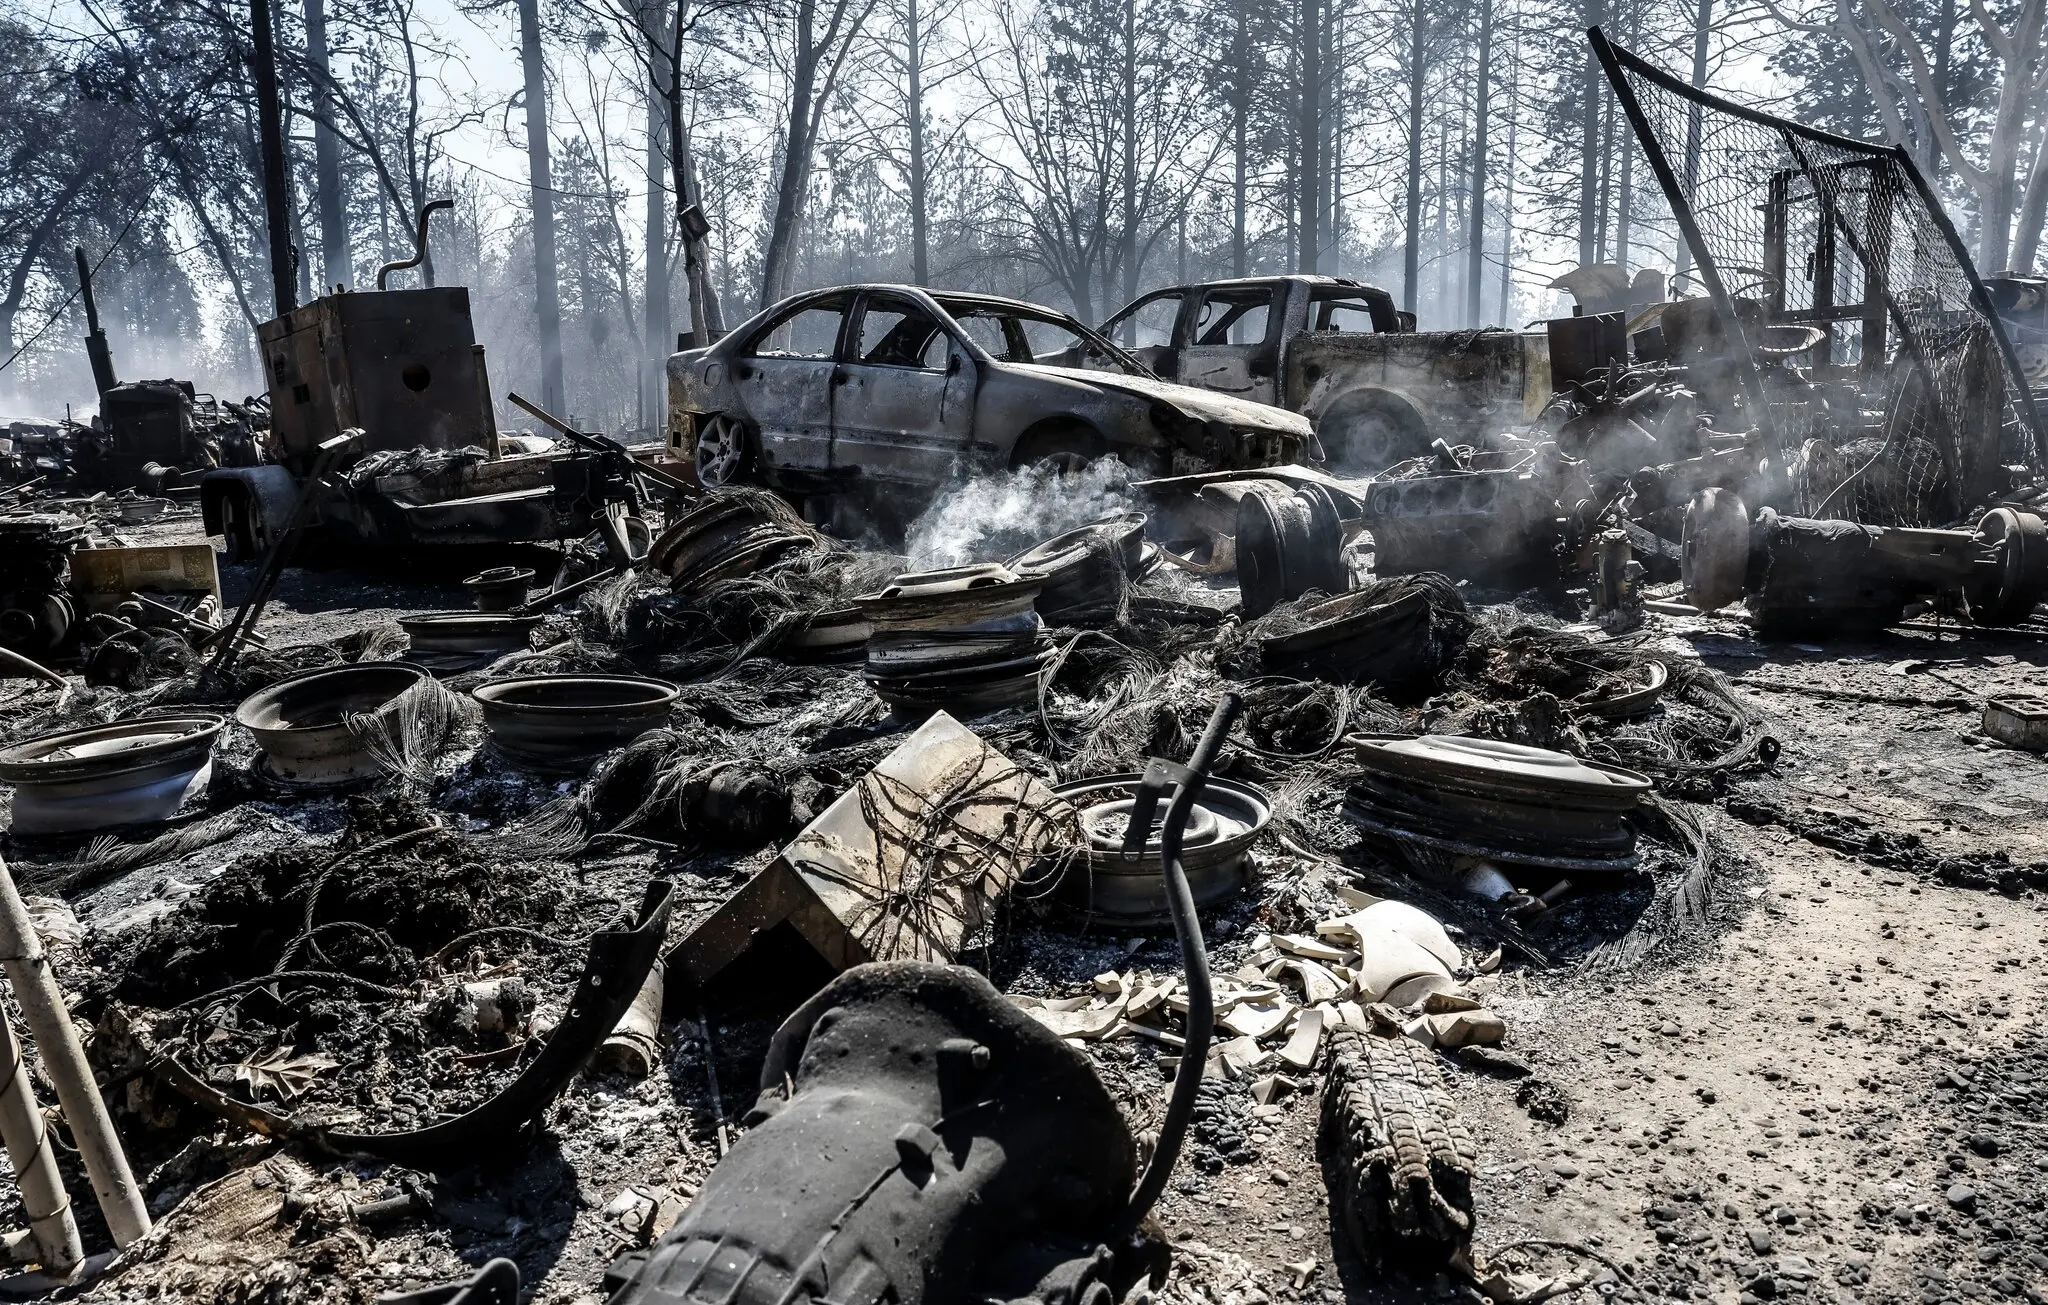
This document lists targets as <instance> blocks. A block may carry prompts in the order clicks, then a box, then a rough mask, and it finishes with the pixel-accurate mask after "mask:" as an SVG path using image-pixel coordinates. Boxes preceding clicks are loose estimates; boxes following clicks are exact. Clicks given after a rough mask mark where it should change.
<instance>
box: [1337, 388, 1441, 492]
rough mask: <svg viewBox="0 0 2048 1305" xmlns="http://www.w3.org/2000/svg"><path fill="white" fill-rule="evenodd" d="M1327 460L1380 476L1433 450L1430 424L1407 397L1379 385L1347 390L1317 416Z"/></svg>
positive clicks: (1348, 468) (1341, 466) (1344, 467)
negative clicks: (1377, 472)
mask: <svg viewBox="0 0 2048 1305" xmlns="http://www.w3.org/2000/svg"><path fill="white" fill-rule="evenodd" d="M1316 438H1317V439H1318V441H1320V442H1321V444H1322V446H1323V456H1324V458H1325V459H1326V460H1327V461H1328V462H1329V463H1330V464H1331V465H1332V466H1336V467H1340V468H1343V469H1345V470H1348V471H1363V472H1375V471H1382V470H1385V469H1386V468H1387V467H1390V466H1392V465H1393V464H1394V463H1396V462H1400V461H1403V460H1404V459H1407V458H1412V457H1417V456H1420V455H1421V454H1424V453H1427V452H1429V438H1430V437H1429V423H1428V421H1427V420H1426V419H1425V418H1424V417H1423V415H1422V411H1421V409H1419V408H1417V407H1416V406H1415V404H1414V403H1412V402H1410V401H1409V400H1408V399H1407V398H1406V397H1405V396H1403V395H1401V394H1399V393H1397V392H1396V391H1393V390H1385V389H1380V388H1379V387H1377V386H1361V387H1359V388H1358V389H1354V390H1347V391H1345V392H1344V393H1343V394H1341V395H1339V396H1337V398H1336V399H1335V400H1334V401H1333V402H1332V403H1331V404H1330V406H1329V407H1327V408H1325V409H1323V412H1322V415H1321V416H1319V417H1317V418H1316Z"/></svg>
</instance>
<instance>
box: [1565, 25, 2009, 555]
mask: <svg viewBox="0 0 2048 1305" xmlns="http://www.w3.org/2000/svg"><path fill="white" fill-rule="evenodd" d="M1587 36H1588V39H1589V40H1590V41H1591V42H1592V45H1593V50H1594V53H1595V54H1596V55H1597V56H1598V58H1599V60H1600V64H1601V67H1602V68H1604V69H1605V70H1606V73H1607V79H1608V81H1609V83H1610V84H1611V85H1612V86H1613V89H1614V94H1615V98H1616V99H1617V100H1618V101H1619V103H1620V105H1621V108H1622V111H1623V113H1624V114H1625V115H1626V116H1627V117H1628V120H1629V125H1630V127H1631V128H1632V129H1633V130H1634V132H1635V135H1636V139H1637V141H1638V142H1639V143H1640V144H1641V145H1642V148H1643V152H1644V154H1645V155H1646V156H1647V157H1648V159H1649V162H1650V166H1651V170H1652V171H1653V172H1654V173H1655V174H1656V176H1657V180H1658V183H1659V185H1660V186H1661V187H1662V189H1663V191H1664V195H1665V198H1666V199H1667V200H1668V201H1669V202H1670V205H1671V210H1672V213H1673V215H1674V216H1675V217H1676V219H1677V224H1678V230H1679V235H1680V238H1681V239H1682V240H1684V242H1685V244H1686V246H1687V247H1688V248H1689V249H1690V251H1691V253H1692V256H1693V258H1694V261H1695V262H1696V263H1697V264H1698V266H1699V278H1700V281H1701V282H1702V283H1703V285H1704V286H1705V287H1706V290H1707V293H1708V295H1709V296H1710V297H1711V298H1712V299H1713V301H1714V305H1715V308H1716V310H1717V312H1718V313H1719V315H1720V317H1721V319H1722V321H1723V324H1724V326H1725V327H1726V328H1727V331H1728V337H1729V339H1730V340H1732V341H1733V342H1734V344H1735V347H1736V348H1737V349H1739V350H1744V351H1747V349H1748V348H1749V346H1750V344H1752V343H1754V342H1746V341H1745V338H1744V330H1743V321H1744V319H1745V318H1746V319H1747V320H1748V321H1750V322H1752V323H1754V322H1756V321H1758V320H1763V321H1768V322H1781V323H1802V324H1808V325H1815V326H1819V327H1821V328H1823V329H1824V330H1825V331H1826V332H1827V339H1826V340H1825V341H1824V342H1823V343H1822V344H1821V345H1820V346H1819V351H1818V354H1817V356H1818V358H1819V359H1820V360H1821V361H1823V362H1829V361H1838V360H1847V359H1848V358H1850V357H1851V356H1853V360H1854V361H1855V362H1857V363H1858V367H1857V369H1856V370H1857V374H1858V376H1859V377H1860V380H1861V383H1862V385H1863V388H1864V393H1863V399H1864V402H1863V403H1862V404H1861V409H1862V410H1863V411H1867V412H1875V413H1879V414H1881V421H1877V422H1875V423H1874V424H1873V425H1872V426H1871V427H1870V429H1869V430H1868V431H1866V432H1861V433H1862V434H1864V435H1866V436H1867V439H1866V442H1865V447H1864V448H1861V449H1857V450H1856V451H1855V452H1856V454H1857V456H1855V457H1854V458H1852V459H1851V460H1852V461H1853V462H1855V463H1857V464H1859V465H1856V466H1855V468H1854V470H1853V471H1852V472H1851V474H1850V477H1849V480H1848V481H1840V480H1837V481H1836V482H1835V483H1833V484H1826V483H1823V484H1821V485H1819V486H1817V487H1814V488H1812V489H1811V490H1810V491H1806V492H1803V495H1802V496H1803V497H1806V498H1809V499H1811V500H1812V501H1806V502H1802V503H1801V504H1800V508H1801V510H1802V511H1804V512H1806V513H1808V514H1814V515H1818V514H1820V513H1821V512H1822V510H1823V509H1827V510H1828V514H1829V515H1834V516H1842V517H1849V518H1851V519H1854V520H1858V521H1862V522H1864V523H1865V524H1870V525H1894V526H1926V525H1943V524H1949V523H1951V522H1958V521H1963V520H1965V519H1974V518H1973V517H1972V516H1971V514H1972V512H1973V510H1974V509H1978V508H1981V507H1982V506H1986V505H1988V504H1989V503H1991V502H1992V501H1994V500H1996V499H1997V498H1998V496H1999V495H2000V493H2001V492H2002V491H2004V490H2005V489H2007V488H2009V487H2010V478H2011V472H2010V471H2009V470H2008V468H2011V467H2015V466H2019V467H2024V468H2025V469H2026V471H2027V472H2029V473H2031V474H2032V475H2033V477H2035V478H2040V477H2042V476H2043V475H2044V474H2048V428H2044V426H2043V424H2042V421H2041V415H2040V413H2039V412H2038V411H2037V408H2036V405H2035V402H2034V398H2033V395H2032V394H2031V393H2030V392H2029V391H2028V388H2027V384H2026V381H2025V379H2024V372H2023V371H2022V369H2021V368H2020V365H2019V361H2018V358H2017V356H2016V355H2015V353H2014V351H2013V346H2012V341H2011V338H2010V336H2009V335H2008V333H2007V332H2006V330H2005V327H2004V324H2003V323H2002V322H2001V321H2000V319H1999V317H1998V315H1997V313H1996V312H1995V311H1993V309H1992V306H1991V301H1990V298H1989V296H1988V295H1987V294H1986V292H1985V288H1984V283H1983V280H1982V279H1981V278H1980V277H1979V276H1978V274H1977V270H1976V268H1975V267H1974V266H1972V264H1971V261H1970V256H1969V254H1968V252H1967V251H1966V250H1965V249H1964V248H1963V244H1962V241H1961V239H1960V238H1959V237H1958V236H1957V235H1956V231H1955V227H1954V226H1953V225H1952V224H1951V223H1950V221H1949V219H1948V216H1947V215H1946V214H1945V213H1944V212H1943V211H1942V209H1941V206H1940V205H1939V204H1938V203H1937V202H1936V200H1935V198H1934V194H1933V192H1932V190H1931V189H1930V188H1929V187H1928V185H1927V182H1926V179H1925V178H1923V177H1922V176H1921V175H1920V172H1919V170H1918V169H1917V168H1916V167H1915V166H1914V164H1913V161H1912V159H1911V158H1910V157H1909V156H1908V155H1907V154H1906V152H1905V151H1904V150H1903V149H1902V148H1899V147H1897V146H1882V145H1872V144H1868V143H1865V142H1862V141H1857V140H1852V139H1850V138H1848V137H1846V136H1838V135H1836V134H1834V133H1832V132H1826V131H1821V130H1819V129H1817V128H1814V127H1809V126H1805V125H1803V124H1801V123H1796V122H1792V121H1789V120H1787V119H1783V118H1778V117H1774V116H1773V115H1771V114H1767V113H1764V112H1762V111H1760V110H1757V109H1752V108H1749V107H1747V106H1744V105H1740V104H1736V103H1734V102H1732V101H1730V100H1726V99H1723V98H1721V97H1719V96H1717V95H1713V94H1710V93H1708V92H1706V91H1703V90H1699V89H1696V88H1695V87H1693V86H1691V85H1688V84H1687V83H1685V82H1684V81H1681V80H1680V79H1678V78H1677V77H1674V76H1672V75H1671V74H1670V73H1667V72H1665V71H1664V70H1662V69H1660V68H1657V67H1656V66H1654V65H1652V64H1651V63H1649V62H1648V61H1646V60H1645V59H1643V58H1642V57H1641V56H1639V55H1636V54H1634V53H1632V52H1630V51H1628V50H1625V49H1622V48H1621V47H1620V46H1617V45H1615V44H1614V43H1613V42H1611V41H1610V40H1608V39H1607V37H1606V35H1605V34H1604V33H1603V32H1602V31H1601V30H1600V29H1599V28H1597V27H1595V28H1592V29H1590V30H1589V31H1588V33H1587ZM1674 156H1676V157H1678V158H1679V159H1681V160H1682V161H1683V166H1684V168H1685V177H1684V179H1683V180H1681V178H1680V176H1679V175H1678V173H1677V172H1676V171H1674V169H1673V166H1672V159H1673V157H1674ZM1741 370H1742V372H1743V376H1742V380H1743V388H1744V397H1745V401H1746V402H1748V403H1751V404H1755V405H1756V406H1757V414H1756V418H1757V420H1758V424H1759V425H1761V426H1762V427H1763V429H1764V432H1765V435H1766V437H1767V438H1768V439H1769V440H1770V441H1771V443H1772V447H1773V451H1774V453H1775V454H1776V455H1777V456H1778V457H1779V458H1780V459H1782V460H1783V463H1782V465H1785V466H1787V467H1795V468H1796V467H1797V466H1799V465H1800V464H1801V463H1802V462H1803V461H1810V460H1811V459H1812V458H1813V457H1814V456H1815V453H1816V451H1815V450H1814V449H1813V448H1812V447H1811V441H1810V440H1809V439H1807V438H1806V437H1807V436H1809V435H1812V434H1814V431H1813V430H1812V429H1811V428H1809V429H1805V430H1802V429H1801V424H1800V423H1799V422H1798V420H1796V417H1795V416H1794V414H1792V413H1790V412H1788V411H1785V407H1786V405H1778V407H1777V408H1776V409H1774V408H1773V406H1772V405H1771V404H1769V403H1768V402H1767V400H1766V398H1765V395H1764V392H1763V387H1762V385H1761V383H1760V378H1759V375H1758V370H1757V368H1756V366H1755V364H1754V363H1753V362H1750V363H1748V364H1747V366H1746V367H1743V368H1742V369H1741ZM1830 433H1832V434H1835V435H1837V436H1838V437H1839V436H1840V435H1842V434H1844V433H1848V434H1851V435H1854V434H1857V433H1858V432H1856V431H1855V430H1854V429H1851V430H1850V431H1848V432H1844V431H1843V430H1842V429H1841V427H1840V426H1839V425H1838V426H1837V427H1836V428H1835V430H1834V431H1832V432H1830ZM1871 444H1874V448H1871V447H1869V446H1870V445H1871ZM1794 480H1795V484H1798V483H1800V482H1799V478H1798V477H1795V478H1794ZM1851 488H1853V490H1854V492H1853V493H1850V494H1847V495H1846V496H1843V495H1842V493H1841V491H1842V490H1844V489H1851ZM1802 489H1803V490H1805V487H1804V486H1802Z"/></svg>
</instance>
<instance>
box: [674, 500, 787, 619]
mask: <svg viewBox="0 0 2048 1305" xmlns="http://www.w3.org/2000/svg"><path fill="white" fill-rule="evenodd" d="M818 542H819V541H818V534H817V532H816V531H814V530H812V529H811V528H810V527H809V526H807V525H805V524H804V523H803V522H802V521H801V520H800V519H798V517H797V515H796V514H795V513H794V512H792V511H791V510H790V509H789V506H788V505H787V504H785V503H783V502H782V500H780V499H778V498H776V497H775V496H774V495H772V494H767V493H763V492H751V491H733V492H728V493H722V494H707V495H706V496H705V498H704V500H703V502H701V503H699V504H698V505H697V506H696V507H694V508H692V509H690V511H688V512H686V513H684V514H683V515H682V516H681V517H680V518H678V519H677V521H676V522H675V524H674V525H672V526H670V527H669V528H668V529H666V530H664V531H662V532H661V537H660V538H659V539H656V540H655V541H654V544H653V547H651V548H650V549H648V552H647V566H648V569H650V570H652V571H656V572H659V573H660V574H662V575H665V576H667V577H669V587H670V588H671V589H672V590H674V591H675V592H676V593H679V594H690V593H700V592H702V591H703V590H705V589H708V588H710V587H711V586H712V585H714V584H717V583H718V582H719V581H721V580H731V579H735V578H738V577H740V576H747V575H752V574H753V573H754V572H756V571H758V570H760V569H761V568H762V567H764V566H766V565H768V564H769V563H770V562H773V561H775V560H776V559H778V558H780V557H783V556H785V555H786V554H788V553H791V552H794V551H795V550H797V549H799V548H807V547H814V546H816V545H817V543H818Z"/></svg>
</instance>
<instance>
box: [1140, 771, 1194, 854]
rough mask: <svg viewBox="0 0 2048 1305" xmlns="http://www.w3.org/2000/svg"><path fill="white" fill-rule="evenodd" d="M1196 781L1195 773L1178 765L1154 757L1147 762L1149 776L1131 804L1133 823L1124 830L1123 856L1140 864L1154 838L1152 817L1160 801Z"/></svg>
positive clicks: (1146, 773) (1147, 774)
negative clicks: (1169, 793)
mask: <svg viewBox="0 0 2048 1305" xmlns="http://www.w3.org/2000/svg"><path fill="white" fill-rule="evenodd" d="M1193 778H1195V772H1194V771H1192V770H1189V769H1188V768H1187V767H1186V766H1183V765H1181V764H1180V763H1179V762H1178V761H1168V760H1166V759H1165V758H1163V757H1152V758H1149V759H1147V760H1146V762H1145V776H1144V778H1143V779H1141V780H1139V781H1138V791H1137V793H1136V794H1135V795H1134V796H1133V799H1132V802H1131V823H1130V824H1128V825H1126V826H1124V847H1123V853H1124V856H1125V857H1126V858H1127V859H1130V860H1136V859H1137V858H1139V857H1141V856H1143V855H1145V843H1146V841H1147V840H1148V839H1149V838H1150V837H1151V835H1152V817H1153V816H1154V815H1156V814H1158V811H1159V799H1160V798H1161V797H1162V796H1163V795H1164V794H1165V793H1166V791H1167V789H1169V788H1179V787H1181V786H1182V785H1184V784H1186V783H1187V782H1188V781H1189V780H1191V779H1193Z"/></svg>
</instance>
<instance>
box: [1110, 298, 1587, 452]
mask: <svg viewBox="0 0 2048 1305" xmlns="http://www.w3.org/2000/svg"><path fill="white" fill-rule="evenodd" d="M1102 333H1103V334H1104V335H1106V336H1108V337H1110V338H1111V339H1120V340H1122V341H1123V342H1124V344H1125V345H1126V346H1127V347H1129V348H1130V349H1131V350H1132V352H1133V353H1134V354H1135V356H1136V357H1137V358H1138V360H1139V361H1141V362H1143V363H1144V364H1145V365H1146V366H1147V367H1149V368H1151V369H1152V370H1153V371H1155V372H1157V373H1158V374H1159V375H1161V376H1163V377H1165V378H1167V379H1168V380H1173V381H1179V382H1180V383H1182V384H1184V385H1199V386H1201V387H1203V388H1204V389H1210V390H1215V391H1217V392H1219V393H1223V394H1230V395H1235V396H1237V397H1240V398H1245V399H1250V400H1252V401H1254V402H1256V403H1268V404H1275V405H1277V406H1279V407H1282V408H1287V409H1290V410H1291V411H1294V412H1298V413H1301V414H1302V415H1303V416H1306V417H1307V418H1308V419H1309V420H1310V421H1311V422H1313V423H1315V430H1316V438H1317V440H1318V441H1319V442H1320V444H1321V445H1322V452H1323V458H1324V461H1325V462H1326V463H1327V464H1328V465H1329V466H1330V468H1331V469H1332V470H1335V471H1339V472H1343V473H1347V474H1360V475H1363V474H1370V473H1373V472H1377V471H1380V470H1383V469H1385V468H1386V467H1389V466H1391V465H1393V464H1394V463H1396V462H1400V461H1402V460H1403V459H1406V458H1412V457H1417V456H1419V455H1421V454H1425V453H1427V452H1429V448H1430V444H1431V442H1432V441H1434V440H1438V439H1441V440H1444V441H1446V442H1447V443H1450V444H1454V445H1455V444H1479V443H1482V442H1483V441H1484V440H1485V439H1486V438H1487V437H1489V436H1492V435H1495V434H1498V433H1499V432H1501V431H1503V430H1508V429H1514V428H1519V427H1522V426H1525V425H1527V424H1528V423H1529V422H1531V421H1533V420H1535V418H1536V417H1537V415H1538V414H1539V413H1540V412H1541V411H1542V409H1543V405H1544V404H1545V403H1547V402H1549V400H1550V395H1551V385H1550V353H1549V348H1548V344H1547V342H1546V340H1545V338H1544V337H1543V336H1542V335H1530V334H1523V333H1518V332H1514V331H1503V330H1486V331H1417V330H1416V329H1415V318H1414V315H1413V314H1410V313H1404V312H1400V311H1398V310H1397V309H1396V308H1395V307H1394V300H1393V297H1392V296H1390V295H1389V294H1388V293H1387V292H1386V291H1385V290H1382V289H1380V288H1378V287H1377V286H1370V285H1365V284H1363V283H1362V282H1358V281H1351V280H1346V279H1343V278H1339V277H1327V276H1268V277H1251V278H1240V279H1236V280H1229V281H1205V282H1201V283H1199V284H1194V285H1179V286H1169V287H1167V288H1166V289H1163V290H1155V291H1153V292H1152V293H1151V294H1148V295H1146V296H1144V297H1143V298H1140V299H1138V300H1135V301H1134V302H1132V303H1131V304H1129V305H1128V306H1126V307H1125V308H1124V309H1123V310H1122V311H1121V312H1119V313H1117V314H1116V315H1115V316H1113V317H1111V318H1110V319H1109V320H1108V321H1107V322H1105V323H1104V324H1103V326H1102Z"/></svg>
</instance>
